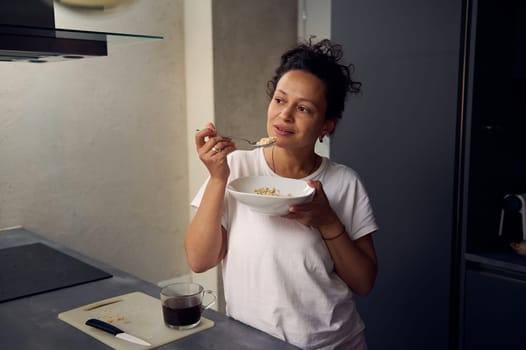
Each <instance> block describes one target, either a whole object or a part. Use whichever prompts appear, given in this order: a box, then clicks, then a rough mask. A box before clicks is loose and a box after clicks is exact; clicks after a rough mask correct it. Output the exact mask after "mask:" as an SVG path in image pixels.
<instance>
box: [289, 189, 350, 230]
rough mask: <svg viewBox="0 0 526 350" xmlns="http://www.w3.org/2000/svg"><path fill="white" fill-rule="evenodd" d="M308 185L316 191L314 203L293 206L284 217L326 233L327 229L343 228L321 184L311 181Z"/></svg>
mask: <svg viewBox="0 0 526 350" xmlns="http://www.w3.org/2000/svg"><path fill="white" fill-rule="evenodd" d="M307 184H308V185H309V186H310V187H313V188H314V189H315V193H314V197H313V198H312V201H310V202H308V203H302V204H296V205H291V206H290V207H289V213H288V214H287V215H285V216H284V217H285V218H289V219H294V220H297V221H298V222H300V223H302V224H304V225H307V226H313V227H316V228H318V229H319V230H320V232H324V231H325V229H328V230H331V231H332V228H333V227H341V226H342V224H341V222H340V219H339V218H338V216H337V215H336V213H335V212H334V210H332V208H331V206H330V204H329V200H328V199H327V195H326V194H325V191H324V190H323V186H322V184H321V182H320V181H314V180H309V181H307Z"/></svg>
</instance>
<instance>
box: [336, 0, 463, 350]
mask: <svg viewBox="0 0 526 350" xmlns="http://www.w3.org/2000/svg"><path fill="white" fill-rule="evenodd" d="M462 10H463V8H462V2H461V1H452V0H448V1H444V0H428V1H418V0H413V1H409V0H404V1H396V2H393V1H389V0H376V1H368V0H363V1H347V0H338V1H336V0H333V2H332V28H331V36H332V38H333V39H334V40H335V41H336V42H338V43H341V44H342V45H343V48H344V50H345V57H346V59H347V60H348V61H349V62H352V63H353V64H354V66H355V72H354V75H353V76H354V78H356V79H357V80H359V81H361V82H362V83H363V85H362V92H361V93H360V94H359V95H355V96H351V97H350V99H349V100H348V103H347V106H346V111H345V114H344V116H343V118H342V120H341V121H340V123H339V124H338V127H337V129H336V131H335V134H334V136H333V137H331V142H332V143H331V157H332V158H333V159H334V160H335V161H338V162H341V163H344V164H347V165H349V166H351V167H352V168H354V169H355V170H356V171H357V172H358V173H359V174H360V176H361V178H362V180H363V181H364V184H365V186H366V189H367V191H368V193H369V196H370V198H371V202H372V206H373V209H374V212H375V215H376V219H377V221H378V225H379V232H378V233H376V234H374V236H373V237H374V241H375V246H376V249H377V256H378V264H379V266H378V268H379V273H378V278H377V281H376V285H375V287H374V289H373V291H372V293H371V294H370V295H369V296H367V297H364V298H358V299H357V304H358V310H359V312H360V314H361V315H362V317H363V319H364V322H365V325H366V336H367V341H368V344H369V349H370V350H383V349H406V350H411V349H415V350H416V349H417V350H420V349H426V350H443V349H450V348H451V347H450V344H449V343H450V337H451V330H450V319H451V318H453V315H452V313H451V311H450V305H451V304H452V302H453V300H452V293H451V290H452V289H453V288H454V285H453V283H452V279H451V271H452V269H453V268H454V264H453V257H454V249H453V246H452V243H453V239H454V233H453V229H454V227H455V223H456V213H455V201H456V192H455V190H456V174H457V173H456V171H457V153H458V149H457V148H458V142H459V140H458V132H459V130H458V114H459V113H458V110H459V107H458V103H459V102H458V95H459V76H460V73H461V66H460V57H461V52H462V51H461V38H462V32H463V28H462V22H463V17H462ZM455 317H456V316H455Z"/></svg>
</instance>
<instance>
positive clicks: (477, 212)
mask: <svg viewBox="0 0 526 350" xmlns="http://www.w3.org/2000/svg"><path fill="white" fill-rule="evenodd" d="M469 14H470V15H471V17H470V23H469V25H470V26H469V29H470V30H469V32H468V35H469V40H468V44H469V45H467V48H468V50H469V55H468V58H469V62H468V64H467V69H466V78H467V84H466V88H467V90H466V92H467V93H466V95H465V97H466V108H465V110H464V112H465V116H466V118H465V120H466V133H465V136H466V137H465V145H464V147H465V148H464V153H463V156H464V159H465V161H464V164H463V171H464V174H463V176H464V179H463V184H464V185H463V193H462V194H461V199H462V215H463V217H462V221H463V224H462V227H461V230H460V234H461V237H462V239H463V242H462V244H463V248H462V252H463V254H464V255H463V257H464V261H463V265H464V266H465V278H464V279H463V280H461V284H460V291H459V295H460V298H461V299H460V303H459V305H460V307H461V309H460V310H459V315H460V319H461V323H460V324H459V327H460V329H463V330H464V331H463V332H462V333H460V336H459V344H460V346H462V347H463V348H465V349H495V348H498V349H524V348H526V337H525V336H524V335H523V334H524V328H525V327H526V321H523V319H524V318H523V313H524V312H525V311H526V303H525V302H524V298H523V297H522V296H523V295H525V294H526V282H525V281H526V258H525V257H522V256H519V255H517V254H516V253H515V252H514V251H513V250H512V249H511V248H510V243H511V242H520V241H522V240H523V239H524V232H523V229H522V220H524V219H523V218H522V217H521V216H522V215H521V213H520V212H519V211H517V210H512V211H507V210H502V209H503V208H506V201H505V198H506V197H507V196H508V195H517V194H518V195H520V194H523V193H526V138H524V135H525V133H526V118H524V116H525V115H526V114H525V112H526V105H525V104H524V99H525V97H526V4H525V3H524V2H522V1H512V0H507V1H497V0H485V1H473V2H472V4H471V6H470V8H469ZM522 210H524V208H522Z"/></svg>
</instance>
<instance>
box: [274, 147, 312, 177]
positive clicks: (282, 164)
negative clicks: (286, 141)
mask: <svg viewBox="0 0 526 350" xmlns="http://www.w3.org/2000/svg"><path fill="white" fill-rule="evenodd" d="M265 151H267V152H266V154H265V156H266V157H265V159H266V161H267V164H268V165H269V167H270V168H271V169H272V171H274V173H276V174H278V175H279V176H283V177H288V178H293V179H301V178H304V177H307V176H309V175H310V174H312V173H313V172H315V171H316V169H318V167H319V166H320V164H321V157H320V156H318V155H317V154H316V153H315V152H314V150H312V151H310V152H308V153H307V154H304V155H302V154H301V153H299V152H298V153H294V152H290V151H287V150H284V149H283V148H279V147H276V146H272V147H270V148H269V149H267V150H265Z"/></svg>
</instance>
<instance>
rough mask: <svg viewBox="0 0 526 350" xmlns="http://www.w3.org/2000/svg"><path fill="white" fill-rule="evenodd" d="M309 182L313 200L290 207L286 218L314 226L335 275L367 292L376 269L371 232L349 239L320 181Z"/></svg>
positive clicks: (358, 291)
mask: <svg viewBox="0 0 526 350" xmlns="http://www.w3.org/2000/svg"><path fill="white" fill-rule="evenodd" d="M309 185H310V186H312V187H314V188H315V189H316V194H315V195H314V198H313V199H312V202H310V203H305V204H300V205H296V206H291V207H290V209H289V210H290V214H288V215H287V216H286V217H288V218H291V219H295V220H297V221H299V222H301V223H302V224H304V225H309V226H313V227H316V228H317V229H318V230H319V232H320V235H321V236H322V238H323V239H324V241H325V243H326V245H327V248H328V250H329V253H330V255H331V258H332V260H333V262H334V269H335V272H336V273H337V274H338V276H339V277H340V278H341V279H342V280H343V281H344V282H345V283H346V284H347V286H348V287H349V288H351V290H352V291H353V292H354V293H356V294H358V295H361V296H365V295H367V294H369V293H370V292H371V290H372V289H373V286H374V282H375V280H376V275H377V270H378V267H377V260H376V252H375V249H374V244H373V239H372V235H371V234H368V235H366V236H364V237H361V238H359V239H357V240H355V241H353V240H351V238H350V237H349V235H348V234H347V232H346V229H345V227H344V226H343V224H342V223H341V221H340V219H339V218H338V216H337V215H336V213H335V212H334V210H333V209H332V208H331V207H330V204H329V200H328V199H327V196H326V195H325V192H324V191H323V188H322V184H321V182H319V181H309Z"/></svg>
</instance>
